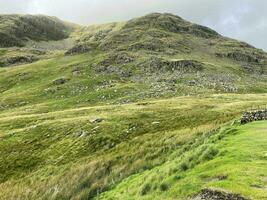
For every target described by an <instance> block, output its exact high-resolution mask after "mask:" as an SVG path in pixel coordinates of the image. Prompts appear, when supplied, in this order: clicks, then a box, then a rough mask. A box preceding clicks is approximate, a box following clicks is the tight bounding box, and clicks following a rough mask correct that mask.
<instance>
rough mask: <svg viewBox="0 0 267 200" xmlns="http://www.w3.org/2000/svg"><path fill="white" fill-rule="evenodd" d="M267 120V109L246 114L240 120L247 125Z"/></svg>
mask: <svg viewBox="0 0 267 200" xmlns="http://www.w3.org/2000/svg"><path fill="white" fill-rule="evenodd" d="M260 120H267V109H265V110H258V111H252V112H245V113H244V114H243V116H242V118H241V120H240V123H241V124H247V123H249V122H252V121H260Z"/></svg>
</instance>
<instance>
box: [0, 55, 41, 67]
mask: <svg viewBox="0 0 267 200" xmlns="http://www.w3.org/2000/svg"><path fill="white" fill-rule="evenodd" d="M37 60H39V59H38V58H37V57H36V56H34V55H21V56H12V57H7V58H5V59H3V60H1V61H0V67H8V66H11V65H18V64H27V63H33V62H35V61H37Z"/></svg>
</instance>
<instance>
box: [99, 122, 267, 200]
mask: <svg viewBox="0 0 267 200" xmlns="http://www.w3.org/2000/svg"><path fill="white" fill-rule="evenodd" d="M200 141H201V140H200ZM200 141H196V143H197V144H195V145H196V147H195V148H192V149H191V150H189V151H188V152H187V153H186V154H185V155H183V156H179V155H175V154H174V155H173V158H174V159H173V160H170V161H169V162H166V163H165V164H163V165H161V166H159V167H157V168H155V169H152V170H150V171H146V172H144V173H140V174H137V175H134V176H132V177H130V178H128V179H126V180H125V181H123V182H122V183H121V184H119V185H118V186H117V187H116V188H114V189H113V190H111V191H109V192H107V193H105V194H103V195H102V196H101V197H100V198H99V199H125V200H126V199H166V200H167V199H185V198H187V197H189V196H192V195H195V194H196V193H198V192H199V191H200V190H201V189H203V188H212V189H217V190H226V191H231V192H233V193H239V194H242V195H243V196H244V197H247V198H252V199H266V198H267V192H266V186H267V169H266V164H267V158H266V149H267V122H266V121H262V122H254V123H250V124H247V125H245V126H236V125H234V126H231V127H229V126H228V127H225V128H224V129H221V130H220V131H219V132H217V133H216V134H214V135H212V136H210V137H208V138H206V139H203V140H202V141H201V142H200ZM193 146H194V145H193Z"/></svg>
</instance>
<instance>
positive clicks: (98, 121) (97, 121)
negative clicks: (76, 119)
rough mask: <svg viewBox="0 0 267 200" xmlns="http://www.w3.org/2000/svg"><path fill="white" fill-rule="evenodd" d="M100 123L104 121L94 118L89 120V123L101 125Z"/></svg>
mask: <svg viewBox="0 0 267 200" xmlns="http://www.w3.org/2000/svg"><path fill="white" fill-rule="evenodd" d="M102 121H104V119H103V118H95V119H91V120H90V122H91V123H101V122H102Z"/></svg>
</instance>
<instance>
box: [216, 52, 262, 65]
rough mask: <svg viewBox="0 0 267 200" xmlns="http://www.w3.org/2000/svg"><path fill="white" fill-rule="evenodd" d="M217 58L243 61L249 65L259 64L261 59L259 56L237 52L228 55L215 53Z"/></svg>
mask: <svg viewBox="0 0 267 200" xmlns="http://www.w3.org/2000/svg"><path fill="white" fill-rule="evenodd" d="M216 56H217V57H220V58H229V59H232V60H236V61H243V62H249V63H251V62H252V63H261V62H262V60H263V57H262V56H260V55H254V54H248V53H243V52H239V51H234V52H228V53H216Z"/></svg>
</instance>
